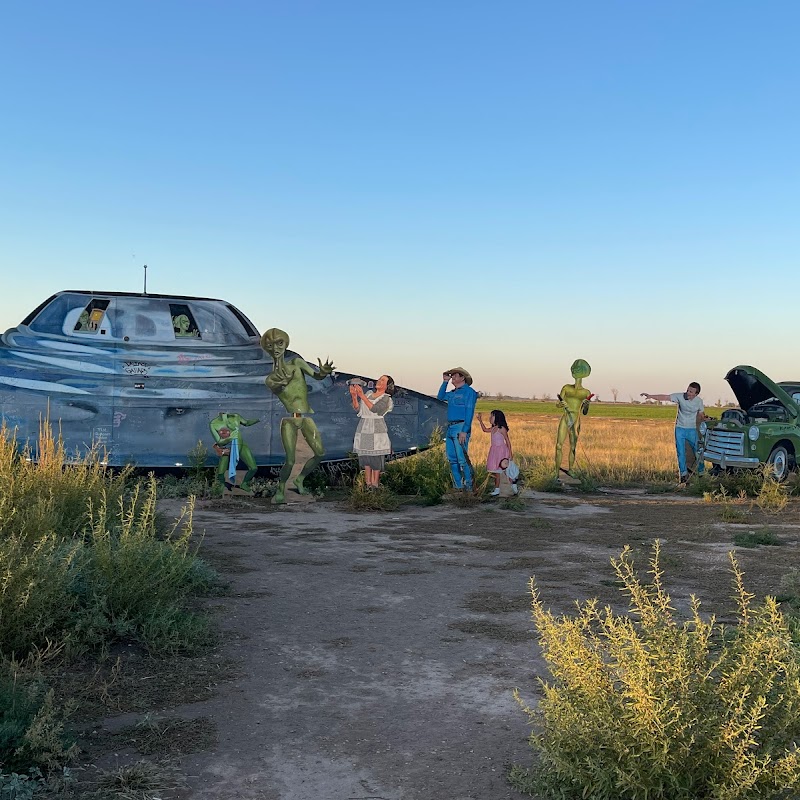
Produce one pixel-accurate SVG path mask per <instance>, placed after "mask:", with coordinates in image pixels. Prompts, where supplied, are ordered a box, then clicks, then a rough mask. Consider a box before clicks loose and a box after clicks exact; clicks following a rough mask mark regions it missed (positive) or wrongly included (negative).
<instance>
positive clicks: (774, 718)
mask: <svg viewBox="0 0 800 800" xmlns="http://www.w3.org/2000/svg"><path fill="white" fill-rule="evenodd" d="M730 560H731V569H732V573H733V584H734V588H735V599H736V604H737V608H736V617H737V621H736V624H735V625H733V626H731V627H723V626H721V625H718V624H717V623H716V621H715V619H714V618H713V617H711V618H709V619H704V618H703V617H702V616H701V614H700V602H699V601H698V600H697V599H696V598H695V597H694V596H693V597H692V598H691V604H690V613H689V618H688V619H686V620H684V621H679V620H677V619H676V615H675V611H674V609H673V607H672V604H671V601H670V597H669V595H668V594H667V593H666V591H665V589H664V586H663V583H662V577H663V576H662V572H661V569H660V567H659V546H658V543H656V544H655V545H654V547H653V554H652V557H651V560H650V575H651V580H650V582H649V583H642V582H641V581H640V580H639V578H638V577H637V576H636V573H635V571H634V565H633V562H632V558H631V553H630V549H629V548H627V547H626V548H625V549H624V550H623V552H622V554H621V556H620V557H619V559H612V564H613V567H614V570H615V572H616V574H617V578H618V579H619V581H620V582H621V584H622V587H623V588H622V591H623V592H625V593H626V594H627V595H628V596H629V598H630V615H629V616H628V615H619V614H616V613H614V612H613V611H612V609H611V608H609V607H606V608H603V609H601V608H600V607H599V605H598V602H597V600H589V601H587V602H585V603H583V604H579V605H578V607H577V614H576V616H574V617H570V616H564V617H555V616H554V615H553V614H552V613H551V612H550V611H549V610H547V609H545V607H544V604H543V602H542V600H541V598H540V596H539V593H538V590H537V589H536V586H535V583H534V581H533V579H532V580H531V594H532V609H533V620H534V622H535V625H536V628H537V631H538V634H539V640H540V644H541V646H542V650H543V653H544V657H545V659H546V661H547V664H548V667H549V670H550V672H551V674H552V681H550V682H544V681H542V687H543V690H544V695H543V697H542V699H541V702H540V703H539V706H538V708H535V709H534V708H529V707H527V706H525V705H524V704H522V702H521V700H520V698H519V695H517V699H518V701H520V703H521V704H522V705H523V708H524V709H525V711H526V713H527V714H528V716H529V718H530V721H531V722H532V724H533V725H534V732H533V734H532V736H531V745H532V746H533V748H534V749H535V750H536V752H537V753H538V755H539V763H538V764H537V765H535V766H534V768H533V769H531V770H524V769H521V768H519V767H517V768H514V769H513V770H512V774H511V780H512V782H513V783H514V784H515V786H516V787H517V788H519V789H520V790H521V791H524V792H531V793H532V792H539V793H541V794H544V795H547V796H549V797H557V798H587V797H591V798H592V799H593V800H644V799H645V798H647V800H755V798H777V797H784V796H786V797H788V796H790V795H789V793H796V791H797V790H798V788H800V754H799V753H798V751H797V749H796V747H795V741H796V739H797V737H798V736H800V667H798V660H797V656H798V654H797V651H796V649H795V646H794V644H793V642H792V636H791V634H790V631H789V627H788V624H787V620H786V619H785V618H784V616H783V615H782V614H781V613H780V612H779V610H778V607H777V603H776V601H775V599H774V598H771V597H767V598H766V599H765V600H764V602H763V603H761V604H754V603H753V595H752V594H750V593H749V592H747V591H746V589H745V587H744V583H743V576H742V573H741V571H740V569H739V567H738V565H737V563H736V560H735V558H734V557H733V554H731V556H730Z"/></svg>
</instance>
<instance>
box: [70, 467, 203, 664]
mask: <svg viewBox="0 0 800 800" xmlns="http://www.w3.org/2000/svg"><path fill="white" fill-rule="evenodd" d="M155 503H156V481H155V478H154V477H153V476H150V479H149V483H148V486H147V488H146V489H145V490H144V491H140V488H139V487H137V488H136V490H135V491H134V492H133V494H132V496H131V497H130V498H129V499H128V500H127V501H123V500H120V501H119V504H118V508H117V510H116V511H113V510H112V509H110V508H109V507H108V505H107V504H106V503H101V505H100V506H99V507H98V508H97V509H95V511H94V513H93V515H92V521H91V548H90V549H89V552H88V559H89V563H88V564H87V568H86V569H87V575H88V582H89V586H90V587H91V591H92V593H93V595H94V597H93V602H94V605H95V607H96V608H98V609H99V610H100V611H101V612H102V614H103V615H105V616H106V618H107V620H108V623H109V625H110V629H111V630H112V631H113V632H114V634H115V635H116V636H118V637H125V636H132V637H135V638H139V639H141V640H142V641H143V642H144V643H145V644H147V645H148V646H150V647H154V648H157V649H158V648H159V643H160V642H163V641H165V636H164V632H165V631H168V630H174V631H176V632H177V630H178V629H179V628H180V629H181V630H182V631H183V632H184V633H186V632H189V633H191V632H192V631H194V632H195V633H198V632H199V633H203V632H204V625H203V624H202V623H201V621H200V618H193V619H192V618H191V617H190V615H186V612H183V611H181V608H182V604H183V601H184V600H185V598H186V597H187V596H188V595H190V594H192V593H197V592H199V591H203V590H206V589H208V588H210V587H209V586H208V584H207V580H208V573H207V572H204V571H202V570H199V569H198V565H197V559H196V557H195V555H194V552H193V549H192V548H191V547H190V540H191V535H192V512H193V502H191V501H190V503H189V505H188V507H187V508H186V509H185V510H184V516H183V518H182V519H180V520H178V522H177V523H176V524H175V526H174V527H173V529H172V530H171V531H169V532H168V533H167V534H166V535H164V536H161V535H159V533H158V531H157V527H156V524H155V519H156V515H155ZM182 615H184V616H186V619H185V620H184V622H185V625H181V626H178V627H176V620H177V619H178V618H179V617H181V616H182ZM159 620H160V621H159ZM165 626H166V627H165ZM148 631H158V635H156V636H154V637H152V638H151V637H149V636H148V635H147V632H148ZM168 638H169V637H166V639H168ZM178 638H179V642H178V643H177V644H179V645H184V644H187V643H188V642H187V641H186V637H185V636H183V635H181V636H179V637H178ZM189 638H192V637H191V636H190V637H189Z"/></svg>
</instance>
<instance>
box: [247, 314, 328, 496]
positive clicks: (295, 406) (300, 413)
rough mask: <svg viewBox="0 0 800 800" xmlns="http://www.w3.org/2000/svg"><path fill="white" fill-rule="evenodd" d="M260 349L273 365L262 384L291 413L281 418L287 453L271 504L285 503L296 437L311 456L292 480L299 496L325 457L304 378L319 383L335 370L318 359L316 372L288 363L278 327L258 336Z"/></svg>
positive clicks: (296, 362) (300, 363)
mask: <svg viewBox="0 0 800 800" xmlns="http://www.w3.org/2000/svg"><path fill="white" fill-rule="evenodd" d="M261 347H263V348H264V350H266V352H267V353H269V354H270V355H271V356H272V362H273V366H272V372H270V374H269V375H267V378H266V381H265V383H266V384H267V386H268V387H269V389H270V390H271V391H272V392H273V393H274V394H275V396H276V397H277V398H278V399H279V400H280V401H281V403H283V405H284V407H285V408H286V410H287V411H288V412H289V413H290V414H291V416H290V417H284V418H283V419H282V420H281V441H282V442H283V449H284V451H285V452H286V463H285V464H284V465H283V467H281V472H280V475H279V476H278V491H277V492H276V493H275V496H274V497H273V498H272V502H273V503H276V504H277V503H285V502H286V481H288V480H289V475H291V473H292V467H294V463H295V455H296V450H297V434H298V433H300V434H301V435H302V437H303V438H304V439H305V440H306V442H308V446H309V447H310V448H311V451H312V452H313V453H314V455H313V457H312V458H310V459H309V460H308V461H306V463H305V465H304V466H303V469H302V471H301V472H300V474H299V475H298V476H297V478H295V481H294V485H295V488H296V489H297V491H298V492H299V493H300V494H308V489H306V488H305V487H304V486H303V481H304V480H305V478H306V476H307V475H308V474H309V473H310V472H311V471H312V470H313V469H314V468H315V467H316V466H317V464H319V462H320V461H322V456H323V455H324V454H325V450H324V448H323V445H322V437H321V436H320V433H319V430H318V429H317V426H316V424H315V422H314V420H313V419H312V418H311V417H310V416H309V415H310V414H313V413H314V411H313V409H312V408H311V406H309V404H308V386H307V385H306V375H309V376H310V377H312V378H314V380H317V381H321V380H322V379H323V378H327V377H328V375H330V374H331V373H332V372H333V369H334V367H333V364H332V363H331V362H330V361H326V362H325V363H324V364H323V363H322V361H321V360H318V364H319V371H315V370H314V369H313V368H312V367H310V366H309V365H308V364H307V363H306V362H305V361H304V360H303V359H302V358H300V356H295V357H294V358H293V359H292V360H291V361H285V360H284V357H283V356H284V353H285V352H286V349H287V348H288V347H289V334H288V333H286V331H282V330H280V329H279V328H270V329H269V330H268V331H267V332H266V333H265V334H264V335H263V336H262V337H261Z"/></svg>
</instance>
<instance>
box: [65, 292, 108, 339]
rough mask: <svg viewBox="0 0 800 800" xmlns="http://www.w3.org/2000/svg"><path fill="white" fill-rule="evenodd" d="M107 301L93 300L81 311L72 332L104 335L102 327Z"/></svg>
mask: <svg viewBox="0 0 800 800" xmlns="http://www.w3.org/2000/svg"><path fill="white" fill-rule="evenodd" d="M108 303H109V301H108V300H101V299H97V298H95V299H94V300H92V301H90V302H89V304H88V305H87V306H86V308H84V309H83V311H81V315H80V316H79V317H78V321H77V322H76V323H75V327H74V328H73V331H74V332H75V333H91V334H97V333H105V330H104V329H103V327H102V322H103V317H105V315H106V309H107V308H108Z"/></svg>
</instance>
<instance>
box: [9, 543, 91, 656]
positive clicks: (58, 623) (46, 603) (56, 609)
mask: <svg viewBox="0 0 800 800" xmlns="http://www.w3.org/2000/svg"><path fill="white" fill-rule="evenodd" d="M82 554H83V545H82V542H81V541H80V540H77V541H75V542H70V543H68V544H67V543H64V542H62V541H60V540H59V538H58V537H57V535H56V534H54V533H48V534H45V535H44V536H42V537H41V538H40V539H39V540H38V541H36V542H31V541H30V540H29V539H27V538H22V537H20V536H12V537H9V538H6V539H0V654H3V655H5V656H6V657H10V656H13V655H17V656H23V655H25V654H27V653H28V652H29V651H30V650H31V649H32V648H34V647H44V646H46V645H47V643H48V641H50V640H55V639H60V638H61V635H62V632H63V631H64V629H65V628H67V627H68V626H69V620H70V616H71V615H72V613H73V612H74V610H75V608H76V607H77V605H78V598H77V596H76V595H75V593H74V591H73V589H74V585H75V582H76V577H77V574H78V572H79V570H80V565H81V560H82Z"/></svg>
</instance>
